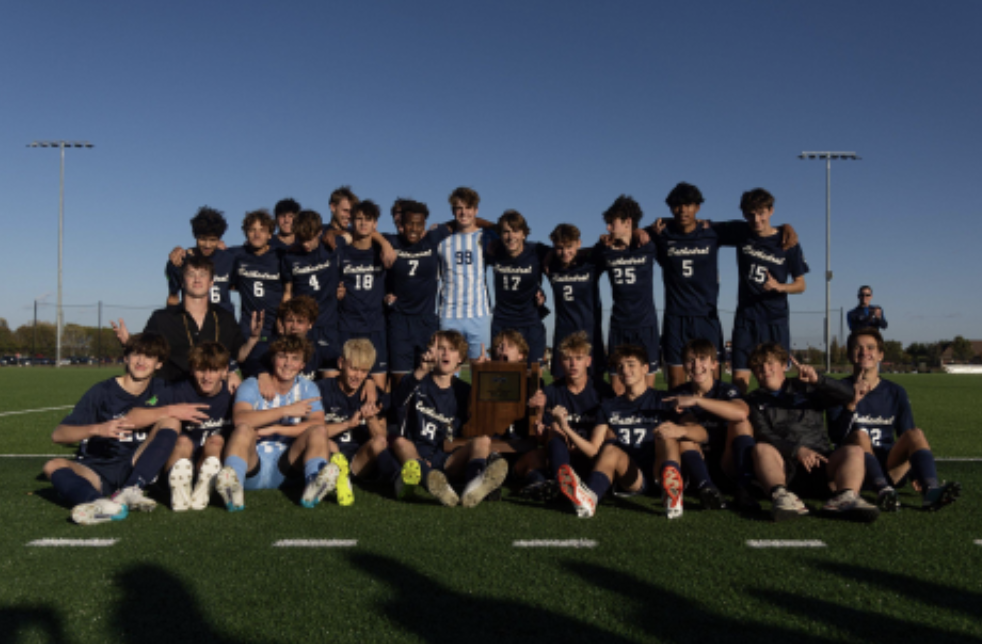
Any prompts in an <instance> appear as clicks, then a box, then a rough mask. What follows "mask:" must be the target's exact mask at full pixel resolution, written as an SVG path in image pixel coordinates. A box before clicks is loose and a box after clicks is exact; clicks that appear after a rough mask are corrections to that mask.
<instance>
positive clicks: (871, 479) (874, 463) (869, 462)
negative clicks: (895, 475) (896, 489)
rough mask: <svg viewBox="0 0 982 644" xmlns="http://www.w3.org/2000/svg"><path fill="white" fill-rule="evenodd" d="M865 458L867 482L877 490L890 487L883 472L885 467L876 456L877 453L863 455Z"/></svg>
mask: <svg viewBox="0 0 982 644" xmlns="http://www.w3.org/2000/svg"><path fill="white" fill-rule="evenodd" d="M863 460H864V462H865V463H866V484H867V485H869V486H870V487H871V488H873V490H874V491H876V492H879V491H880V490H882V489H883V488H886V487H890V483H889V482H887V477H886V475H884V474H883V468H882V467H880V459H878V458H876V455H875V454H869V453H867V454H864V455H863Z"/></svg>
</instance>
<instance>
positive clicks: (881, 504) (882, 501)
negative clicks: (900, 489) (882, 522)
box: [876, 485, 900, 512]
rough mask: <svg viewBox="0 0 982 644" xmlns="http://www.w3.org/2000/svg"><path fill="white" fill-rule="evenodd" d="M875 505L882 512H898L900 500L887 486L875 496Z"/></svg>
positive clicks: (894, 491)
mask: <svg viewBox="0 0 982 644" xmlns="http://www.w3.org/2000/svg"><path fill="white" fill-rule="evenodd" d="M876 505H877V507H878V508H880V511H882V512H897V511H899V510H900V498H899V497H898V496H897V491H896V490H895V489H893V488H892V487H890V486H889V485H888V486H887V487H885V488H883V489H882V490H880V492H879V493H878V494H877V495H876Z"/></svg>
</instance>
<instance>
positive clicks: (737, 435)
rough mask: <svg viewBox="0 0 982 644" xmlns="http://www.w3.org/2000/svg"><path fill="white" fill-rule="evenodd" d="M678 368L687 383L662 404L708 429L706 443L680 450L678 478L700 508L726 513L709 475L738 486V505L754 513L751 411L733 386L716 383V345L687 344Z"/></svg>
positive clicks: (704, 342) (705, 342)
mask: <svg viewBox="0 0 982 644" xmlns="http://www.w3.org/2000/svg"><path fill="white" fill-rule="evenodd" d="M681 356H682V364H683V366H684V368H685V375H686V376H687V377H688V382H686V383H685V384H683V385H681V386H679V387H676V388H675V389H672V390H671V391H670V392H669V397H668V398H666V399H665V402H672V403H674V404H675V406H676V408H677V410H678V411H679V412H680V413H681V414H683V416H682V419H683V421H687V422H694V423H698V424H700V425H702V426H703V427H704V428H705V429H706V433H707V440H706V442H705V443H702V444H701V445H700V444H696V443H692V442H685V443H683V444H682V473H683V475H684V477H685V479H686V481H687V487H689V489H692V490H695V491H696V493H697V494H698V495H699V500H700V501H701V502H702V506H703V507H704V508H707V509H710V510H718V509H721V508H724V507H726V503H725V502H724V501H723V496H722V494H720V491H719V488H718V487H716V485H715V484H714V483H713V477H712V476H711V475H710V471H713V472H715V473H716V474H717V476H722V475H724V474H725V475H726V477H727V478H729V479H731V480H733V481H736V482H737V483H738V487H737V504H738V505H740V506H742V507H747V506H749V507H751V508H752V507H754V505H755V504H756V502H755V501H753V497H752V496H751V494H750V491H749V483H750V479H751V477H752V476H753V457H752V454H751V451H750V450H751V449H752V448H753V446H754V439H753V429H752V428H751V426H750V422H749V421H748V420H747V415H748V413H749V409H748V408H747V403H745V402H743V400H742V399H741V398H740V391H739V390H738V389H737V388H736V387H734V386H733V385H730V384H727V383H725V382H722V381H721V380H717V379H716V377H715V374H717V373H719V361H718V360H717V357H716V356H717V350H716V345H714V344H713V343H712V342H711V341H710V340H707V339H704V338H700V339H696V340H691V341H689V342H688V343H687V344H686V345H685V348H684V349H683V350H682V354H681Z"/></svg>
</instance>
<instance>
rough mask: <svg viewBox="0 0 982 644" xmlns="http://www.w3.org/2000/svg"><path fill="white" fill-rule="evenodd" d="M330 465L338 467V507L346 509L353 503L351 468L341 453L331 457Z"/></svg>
mask: <svg viewBox="0 0 982 644" xmlns="http://www.w3.org/2000/svg"><path fill="white" fill-rule="evenodd" d="M331 463H333V464H334V465H337V466H338V505H340V506H342V507H348V506H349V505H351V504H352V503H354V502H355V491H354V490H353V489H352V488H351V467H350V466H349V465H348V459H346V458H345V457H344V454H342V453H341V452H336V453H335V454H334V456H332V457H331Z"/></svg>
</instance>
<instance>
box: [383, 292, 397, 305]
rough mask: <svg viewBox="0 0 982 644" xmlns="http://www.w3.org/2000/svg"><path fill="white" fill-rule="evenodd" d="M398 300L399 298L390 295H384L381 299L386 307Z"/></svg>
mask: <svg viewBox="0 0 982 644" xmlns="http://www.w3.org/2000/svg"><path fill="white" fill-rule="evenodd" d="M398 299H399V298H398V297H396V296H395V295H393V294H392V293H386V294H385V297H384V298H382V301H383V302H385V304H386V306H392V305H393V304H394V303H395V301H396V300H398Z"/></svg>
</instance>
